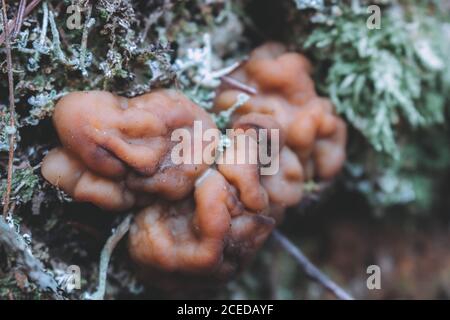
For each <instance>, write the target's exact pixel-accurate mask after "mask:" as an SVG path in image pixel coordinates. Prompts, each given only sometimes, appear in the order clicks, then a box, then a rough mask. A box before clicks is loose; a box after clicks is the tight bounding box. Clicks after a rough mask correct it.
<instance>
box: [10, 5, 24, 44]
mask: <svg viewBox="0 0 450 320" xmlns="http://www.w3.org/2000/svg"><path fill="white" fill-rule="evenodd" d="M26 8H27V0H20V3H19V9H18V11H17V16H16V21H15V22H14V29H13V32H12V35H11V38H15V37H16V36H17V35H18V34H19V32H20V28H21V27H22V24H23V20H24V19H25V9H26Z"/></svg>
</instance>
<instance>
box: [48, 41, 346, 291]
mask: <svg viewBox="0 0 450 320" xmlns="http://www.w3.org/2000/svg"><path fill="white" fill-rule="evenodd" d="M310 72H311V65H310V63H309V61H308V60H307V59H306V58H304V57H303V56H302V55H299V54H297V53H286V52H285V49H284V47H283V46H281V45H279V44H273V43H271V44H266V45H264V46H262V47H260V48H258V49H256V50H255V51H254V52H253V53H252V55H251V58H250V60H249V61H248V62H246V63H245V64H244V65H243V66H242V67H240V68H239V69H237V70H236V71H235V72H234V73H233V74H232V77H233V78H234V79H235V80H237V81H241V82H243V83H245V84H246V85H248V86H253V87H254V88H255V89H256V90H257V93H256V94H255V95H253V96H252V97H250V99H248V101H246V102H244V103H243V104H242V105H241V106H239V107H238V108H236V110H234V111H235V112H234V113H233V114H232V115H231V119H230V127H231V129H233V130H228V129H227V130H226V134H227V139H225V138H224V139H223V141H227V142H228V143H227V145H226V146H225V148H224V150H222V152H220V153H216V149H217V150H219V148H218V146H219V140H220V139H219V136H217V137H216V139H215V140H214V139H213V141H212V142H207V141H205V139H201V142H200V149H196V147H195V146H196V145H198V143H199V141H198V139H199V138H204V134H203V133H204V132H205V130H208V129H215V130H217V127H216V125H215V124H214V122H213V120H212V117H211V116H210V115H209V114H208V113H206V112H205V111H204V110H203V109H201V108H200V107H198V106H197V105H196V104H195V103H193V102H192V101H190V100H189V99H188V98H186V97H185V96H184V95H183V94H181V93H180V92H177V91H174V90H156V91H154V92H151V93H149V94H145V95H143V96H140V97H136V98H132V99H126V98H121V97H118V96H115V95H113V94H111V93H109V92H101V91H91V92H75V93H71V94H69V95H67V96H65V97H64V98H62V99H61V100H60V101H59V102H58V104H57V106H56V109H55V113H54V116H53V120H54V125H55V127H56V130H57V132H58V135H59V137H60V139H61V142H62V147H60V148H56V149H54V150H52V151H50V152H49V153H48V154H47V156H46V157H45V159H44V161H43V164H42V174H43V176H44V177H45V178H46V179H47V180H48V181H49V182H50V183H52V184H54V185H56V186H58V187H60V188H61V189H62V190H64V191H65V192H67V193H68V194H70V195H71V196H72V197H73V198H74V199H75V200H76V201H85V202H91V203H93V204H95V205H97V206H99V207H102V208H104V209H107V210H125V209H131V208H132V209H135V208H139V209H140V212H139V213H138V214H137V215H136V217H135V219H134V222H133V224H132V225H131V227H130V233H129V246H128V249H129V253H130V257H131V258H132V260H133V261H134V262H136V264H137V266H138V267H139V268H138V270H139V272H140V274H141V275H143V276H144V278H147V279H150V280H151V281H152V283H154V284H157V285H160V286H162V287H164V288H166V289H167V288H170V287H172V288H178V287H180V286H184V285H189V286H191V285H193V284H194V285H198V279H204V280H205V281H201V284H202V285H207V284H208V283H210V282H213V283H217V281H226V280H227V279H229V278H230V277H232V276H233V275H234V274H236V273H237V272H239V271H240V270H241V269H242V268H243V267H244V266H245V264H246V263H247V262H248V261H249V260H250V259H251V257H252V256H253V255H254V253H255V252H256V251H257V250H258V249H259V247H260V246H261V245H262V244H263V243H264V241H265V240H266V239H267V237H268V236H269V235H270V233H271V231H272V230H273V228H274V227H275V225H276V224H277V223H280V222H281V220H282V219H283V217H284V212H285V209H286V208H287V207H290V206H293V205H295V204H297V203H298V202H300V200H301V198H302V194H303V184H304V180H305V179H310V178H314V177H315V178H319V179H330V178H332V177H334V176H335V175H336V174H337V173H338V171H339V170H340V169H341V166H342V164H343V161H344V159H345V150H344V147H345V143H346V127H345V124H344V122H343V121H342V120H341V119H340V118H339V117H337V116H336V115H335V114H334V109H333V106H332V105H331V103H330V102H329V101H328V100H327V99H324V98H320V97H318V96H317V94H316V92H315V89H314V83H313V81H312V79H311V77H310ZM241 94H242V92H241V91H239V90H236V89H232V88H229V87H226V85H222V86H221V88H220V89H219V92H218V97H217V99H216V101H215V111H216V112H220V111H225V110H228V109H229V108H234V107H233V106H236V100H237V98H238V97H240V96H242V95H241ZM228 112H229V113H231V111H228ZM227 120H228V118H227ZM196 121H199V122H200V123H201V128H200V129H201V132H200V134H201V137H198V136H196V124H195V123H196ZM176 129H186V130H187V132H188V133H189V134H191V137H192V136H193V137H194V139H191V140H190V141H189V142H188V147H189V148H188V149H186V150H187V151H186V150H184V149H183V156H186V154H184V153H187V155H192V154H191V153H196V152H201V154H202V157H201V158H202V161H201V163H196V162H195V161H194V162H192V161H191V162H183V163H181V164H176V163H175V162H174V161H173V159H172V158H173V153H172V151H174V150H175V149H176V148H175V146H176V143H175V141H173V140H172V134H173V133H174V131H175V130H176ZM197 134H198V133H197ZM183 142H184V143H186V141H183ZM205 150H208V151H212V152H204V151H205ZM195 156H196V155H194V158H195ZM205 157H206V158H205ZM191 159H192V158H191ZM272 167H274V168H275V170H274V171H272V172H271V173H270V174H265V173H266V172H267V170H266V169H270V168H272ZM264 170H266V171H264Z"/></svg>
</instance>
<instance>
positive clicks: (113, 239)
mask: <svg viewBox="0 0 450 320" xmlns="http://www.w3.org/2000/svg"><path fill="white" fill-rule="evenodd" d="M131 218H132V215H131V214H130V215H128V216H126V217H125V219H124V220H123V221H122V222H121V223H120V224H119V226H118V227H117V228H116V229H114V230H113V231H112V235H111V236H110V237H109V238H108V240H107V241H106V244H105V246H104V247H103V250H102V253H101V254H100V266H99V274H98V287H97V291H95V292H94V293H93V294H92V295H89V297H88V298H89V299H92V300H103V299H104V297H105V293H106V277H107V275H108V266H109V260H110V259H111V255H112V253H113V251H114V249H115V248H116V246H117V244H118V243H119V241H120V240H122V238H123V237H124V236H125V234H126V233H127V232H128V230H129V229H130V222H131Z"/></svg>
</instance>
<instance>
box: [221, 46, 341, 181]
mask: <svg viewBox="0 0 450 320" xmlns="http://www.w3.org/2000/svg"><path fill="white" fill-rule="evenodd" d="M311 71H312V66H311V64H310V62H309V61H308V60H307V59H306V58H305V57H304V56H303V55H301V54H298V53H291V52H286V49H285V48H284V47H283V46H282V45H281V44H278V43H267V44H265V45H262V46H261V47H259V48H257V49H255V50H254V51H253V52H252V54H251V55H250V58H249V60H248V61H247V62H246V63H245V64H243V66H242V67H240V68H239V69H238V70H236V71H235V72H234V73H233V74H232V75H231V77H232V78H234V79H235V80H237V81H239V82H241V83H243V84H245V85H248V86H251V87H253V88H254V89H256V91H257V94H255V95H253V96H251V97H250V99H249V100H248V101H247V102H246V103H244V104H243V105H242V106H241V107H240V108H239V109H237V110H236V112H235V113H234V116H233V119H234V120H235V121H239V118H240V117H241V116H242V115H245V114H248V113H260V114H266V115H270V116H272V117H273V118H274V120H276V121H277V122H278V123H279V125H280V126H281V128H282V130H283V132H284V134H285V137H286V145H287V147H289V148H290V149H291V150H292V151H293V152H294V153H295V154H296V155H297V156H298V158H299V160H300V162H301V164H302V166H303V170H304V175H305V178H308V179H311V178H318V179H331V178H333V177H334V176H335V175H336V174H337V173H338V172H339V171H340V169H341V168H342V166H343V164H344V161H345V144H346V139H347V137H346V136H347V131H346V125H345V123H344V122H343V120H342V119H340V118H339V117H338V116H336V114H335V112H334V107H333V105H332V104H331V102H330V101H329V100H328V99H325V98H322V97H319V96H318V95H317V93H316V90H315V88H314V83H313V80H312V78H311V75H310V73H311ZM241 93H243V92H242V91H240V90H239V89H236V88H232V87H230V86H229V85H223V86H222V88H220V90H219V92H218V95H217V98H216V103H215V110H216V111H217V112H219V111H223V110H227V109H228V108H230V106H232V105H233V103H234V102H235V101H236V100H237V97H238V95H239V94H241Z"/></svg>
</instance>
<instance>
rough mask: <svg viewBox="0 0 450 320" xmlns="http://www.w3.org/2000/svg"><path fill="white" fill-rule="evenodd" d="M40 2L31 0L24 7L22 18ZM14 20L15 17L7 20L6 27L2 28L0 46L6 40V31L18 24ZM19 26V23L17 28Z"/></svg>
mask: <svg viewBox="0 0 450 320" xmlns="http://www.w3.org/2000/svg"><path fill="white" fill-rule="evenodd" d="M40 2H41V0H33V1H31V2H30V4H29V5H28V6H27V7H26V9H25V13H24V15H23V18H25V17H27V16H28V15H29V14H30V13H31V12H32V11H33V9H34V8H36V7H37V5H38V4H39V3H40ZM16 21H17V18H14V19H12V20H11V21H8V24H7V28H3V33H2V34H1V35H0V46H1V45H2V44H3V42H5V40H6V37H5V36H6V31H8V32H11V31H12V30H13V29H15V28H16V26H17V25H18V24H16ZM22 22H23V21H22ZM20 27H21V25H20V26H18V27H17V28H20Z"/></svg>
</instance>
